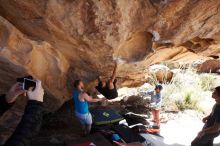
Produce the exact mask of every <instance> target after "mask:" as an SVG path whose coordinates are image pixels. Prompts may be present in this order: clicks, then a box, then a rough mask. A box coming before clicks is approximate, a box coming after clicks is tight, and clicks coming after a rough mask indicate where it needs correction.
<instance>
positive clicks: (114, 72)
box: [110, 62, 118, 82]
mask: <svg viewBox="0 0 220 146" xmlns="http://www.w3.org/2000/svg"><path fill="white" fill-rule="evenodd" d="M117 68H118V64H117V62H116V63H115V67H114V70H113V73H112V76H111V79H110V81H111V82H114V80H115V78H116V72H117Z"/></svg>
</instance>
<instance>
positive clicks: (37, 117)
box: [0, 80, 44, 146]
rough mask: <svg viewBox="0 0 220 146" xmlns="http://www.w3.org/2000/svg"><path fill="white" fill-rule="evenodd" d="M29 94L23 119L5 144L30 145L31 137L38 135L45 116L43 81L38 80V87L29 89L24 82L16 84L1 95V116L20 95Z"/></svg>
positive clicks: (9, 145)
mask: <svg viewBox="0 0 220 146" xmlns="http://www.w3.org/2000/svg"><path fill="white" fill-rule="evenodd" d="M23 94H27V96H28V99H29V100H28V103H27V105H26V108H25V111H24V115H23V117H22V120H21V121H20V123H19V124H18V126H17V128H16V130H15V131H14V133H13V134H12V136H11V137H10V138H9V139H8V140H7V141H6V143H5V145H4V146H29V145H31V139H32V137H33V136H35V135H37V134H38V132H39V130H40V128H41V123H42V116H43V107H42V103H43V96H44V89H43V88H42V85H41V81H39V80H37V81H36V87H34V88H33V87H32V88H30V89H29V90H28V91H27V90H24V89H23V86H22V83H19V82H17V83H16V84H14V85H13V86H12V87H11V89H10V90H9V91H8V93H7V94H5V95H1V96H0V116H2V115H3V114H4V113H5V112H6V111H7V110H9V109H10V108H11V107H12V106H13V104H14V103H15V101H16V99H17V98H19V96H20V95H23Z"/></svg>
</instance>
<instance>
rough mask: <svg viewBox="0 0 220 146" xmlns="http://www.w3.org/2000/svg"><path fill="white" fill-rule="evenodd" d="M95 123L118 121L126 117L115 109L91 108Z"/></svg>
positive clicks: (105, 123)
mask: <svg viewBox="0 0 220 146" xmlns="http://www.w3.org/2000/svg"><path fill="white" fill-rule="evenodd" d="M91 114H92V119H93V124H94V125H107V124H114V123H118V122H120V121H121V120H123V119H124V118H123V117H122V116H121V115H120V114H119V113H118V112H117V111H115V110H113V109H94V110H91Z"/></svg>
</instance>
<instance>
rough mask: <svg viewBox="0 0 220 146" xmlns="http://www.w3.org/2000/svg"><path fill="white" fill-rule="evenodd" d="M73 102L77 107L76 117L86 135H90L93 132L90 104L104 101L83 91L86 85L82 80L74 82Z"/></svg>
mask: <svg viewBox="0 0 220 146" xmlns="http://www.w3.org/2000/svg"><path fill="white" fill-rule="evenodd" d="M74 88H75V89H74V90H73V101H74V105H75V106H74V107H75V115H76V117H77V118H78V120H79V121H80V123H81V125H82V128H83V132H84V135H88V134H89V133H90V131H91V126H92V116H91V114H90V112H89V102H99V101H102V100H103V99H94V98H92V97H90V96H88V94H87V93H86V92H84V91H83V88H84V84H83V82H82V81H81V80H76V81H75V82H74Z"/></svg>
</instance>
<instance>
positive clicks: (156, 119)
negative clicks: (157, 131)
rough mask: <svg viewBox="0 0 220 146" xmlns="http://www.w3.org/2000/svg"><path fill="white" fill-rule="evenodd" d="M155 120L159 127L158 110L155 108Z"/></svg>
mask: <svg viewBox="0 0 220 146" xmlns="http://www.w3.org/2000/svg"><path fill="white" fill-rule="evenodd" d="M155 121H156V124H157V126H159V127H160V110H155Z"/></svg>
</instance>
